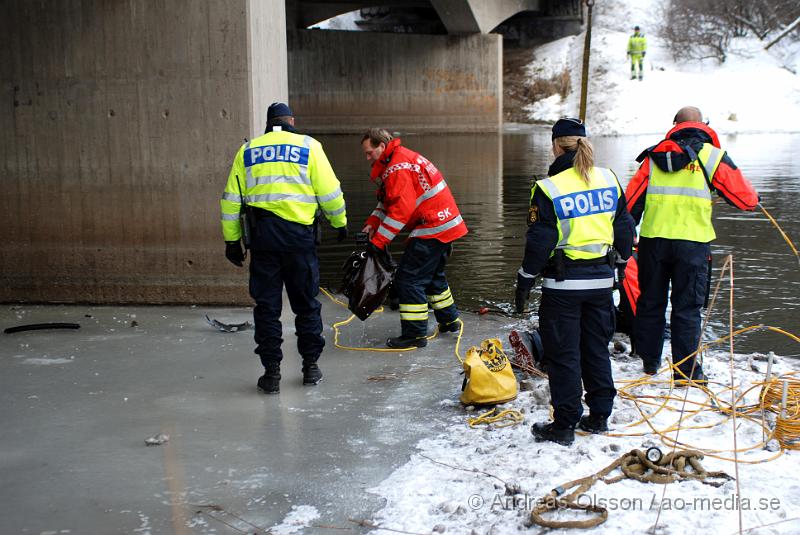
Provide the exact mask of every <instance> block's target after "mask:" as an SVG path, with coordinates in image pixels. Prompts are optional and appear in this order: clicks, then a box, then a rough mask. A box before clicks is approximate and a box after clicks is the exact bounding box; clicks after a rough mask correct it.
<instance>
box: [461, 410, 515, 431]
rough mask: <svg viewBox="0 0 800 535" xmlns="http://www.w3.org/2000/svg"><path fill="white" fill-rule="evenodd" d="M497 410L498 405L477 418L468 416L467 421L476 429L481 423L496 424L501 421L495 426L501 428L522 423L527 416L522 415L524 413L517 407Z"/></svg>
mask: <svg viewBox="0 0 800 535" xmlns="http://www.w3.org/2000/svg"><path fill="white" fill-rule="evenodd" d="M496 411H497V407H495V408H493V409H492V410H489V411H486V412H484V413H483V414H480V415H478V416H476V417H475V418H467V423H468V424H469V426H470V427H472V428H473V429H474V428H476V427H477V426H479V425H480V424H494V423H497V422H501V423H499V424H498V425H495V426H494V427H495V428H500V427H511V426H513V425H517V424H521V423H522V422H523V421H524V420H525V417H524V416H523V415H522V413H521V412H520V411H518V410H516V409H506V410H503V411H500V412H496Z"/></svg>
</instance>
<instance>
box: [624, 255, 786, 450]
mask: <svg viewBox="0 0 800 535" xmlns="http://www.w3.org/2000/svg"><path fill="white" fill-rule="evenodd" d="M731 264H732V257H730V256H728V257H727V259H726V262H725V265H724V266H723V272H722V275H723V276H724V274H725V272H726V269H728V268H729V266H731ZM721 279H722V277H720V281H719V282H718V283H717V287H716V289H715V292H714V299H712V301H711V306H709V310H708V312H707V315H706V321H705V322H704V327H703V330H705V325H707V322H708V317H709V315H710V312H711V310H712V309H713V304H714V302H715V300H716V296H717V292H718V291H719V287H720V283H721ZM731 280H732V276H731ZM732 292H733V283H732V282H731V294H732ZM731 300H732V298H731ZM730 306H731V310H732V308H733V304H732V303H731V305H730ZM731 315H732V313H731ZM730 324H731V326H732V324H733V319H732V317H731V318H730ZM755 330H767V331H772V332H776V333H779V334H783V335H785V336H787V337H789V338H791V339H792V340H794V341H795V342H800V337H797V336H796V335H794V334H792V333H789V332H787V331H784V330H783V329H779V328H777V327H771V326H768V325H752V326H749V327H744V328H741V329H738V330H736V331H731V332H730V333H729V334H728V335H726V336H722V337H720V338H718V339H716V340H714V341H713V342H710V343H707V344H700V345H699V347H698V349H697V351H694V352H693V353H691V354H690V355H687V356H686V357H684V358H683V359H681V360H680V361H678V362H675V363H668V364H667V365H666V366H665V367H664V368H662V369H661V370H659V372H664V371H666V372H667V373H669V374H670V376H671V377H670V379H669V380H666V381H665V380H657V379H650V378H648V377H642V378H638V379H633V380H628V381H619V382H618V383H621V384H622V385H623V386H620V387H619V388H618V391H619V396H620V398H622V399H627V400H629V401H631V402H633V404H634V405H635V407H636V409H637V411H638V412H639V414H640V415H641V418H640V419H639V420H637V421H635V422H633V423H631V424H628V425H627V426H626V427H628V428H632V427H637V426H639V425H641V424H643V423H644V424H647V426H648V427H649V428H650V431H649V432H647V431H644V432H635V433H609V435H610V436H617V437H623V436H643V435H647V434H649V433H654V434H656V435H658V436H659V437H660V438H661V441H662V442H663V443H664V444H665V445H667V446H670V447H673V448H675V447H679V446H680V447H685V448H691V449H695V450H700V451H703V452H704V453H706V455H708V456H709V457H715V458H717V459H721V460H726V461H732V462H734V463H745V464H756V463H761V462H767V461H771V460H773V459H776V458H777V457H779V456H780V455H781V454H782V453H783V451H784V450H786V449H790V448H789V447H787V444H788V445H789V446H793V447H795V448H798V449H800V446H798V444H797V439H798V436H799V433H800V402H799V403H798V404H797V405H793V406H794V407H796V410H794V411H791V410H787V413H786V415H785V417H779V418H777V420H776V427H775V430H774V431H772V430H770V429H769V426H768V424H767V422H765V421H764V420H763V418H759V416H760V414H763V411H765V410H770V411H772V412H776V409H775V389H776V388H778V385H777V381H778V380H777V379H771V380H770V381H768V382H764V383H756V384H754V385H753V386H751V387H750V388H749V389H747V390H746V391H745V392H744V393H742V394H740V395H739V396H738V397H735V396H734V393H735V388H734V387H733V381H734V378H733V368H732V366H733V339H734V338H735V337H736V336H738V335H740V334H743V333H746V332H750V331H755ZM726 341H728V342H729V343H730V359H731V360H730V371H731V386H727V385H721V384H720V386H722V390H721V391H720V392H718V393H714V392H713V391H712V390H710V388H709V387H708V386H704V385H694V386H698V387H699V388H698V390H699V391H700V392H703V393H704V394H705V396H706V398H707V400H706V401H705V402H702V401H700V402H698V401H694V400H689V399H688V389H687V391H686V392H685V395H684V397H683V398H678V397H675V396H673V395H672V392H673V390H674V388H675V386H676V385H675V380H674V377H675V376H676V375H677V376H683V377H684V379H687V378H686V377H685V375H684V374H683V373H682V372H681V371H680V370H679V369H678V366H680V365H681V364H683V363H684V362H686V361H687V360H688V359H690V358H692V357H694V356H696V355H701V354H702V353H703V352H705V351H706V350H707V349H708V348H709V347H711V346H713V345H716V344H720V343H722V342H726ZM687 382H689V381H687ZM689 383H690V384H692V383H691V382H689ZM713 384H714V383H709V385H713ZM798 384H800V383H798ZM645 385H656V386H657V385H668V386H669V391H668V392H667V394H665V395H650V396H644V395H639V394H635V393H634V392H633V390H634V389H638V388H640V387H642V386H645ZM781 385H782V383H781ZM792 385H793V386H792V388H791V389H790V390H791V392H792V393H791V396H795V395H797V396H798V397H797V398H795V397H791V398H790V399H792V400H794V399H798V400H800V393H797V392H798V390H796V388H797V387H796V386H795V385H794V383H792ZM759 387H760V388H761V389H762V394H761V396H760V403H759V404H750V405H742V402H743V400H744V399H745V397H746V396H747V395H748V394H749V393H750V392H752V391H753V390H754V389H756V388H759ZM780 388H781V389H782V386H780ZM726 392H730V394H731V400H730V402H726V401H725V400H724V399H722V395H723V394H725V393H726ZM781 392H782V390H781ZM670 402H680V403H681V404H682V405H681V406H680V408H677V407H673V406H670V405H669V403H670ZM686 405H690V406H693V407H695V408H694V409H693V410H687V409H686ZM787 405H789V403H787ZM647 406H649V407H656V409H655V410H654V411H653V412H651V413H648V412H646V411H645V410H644V408H643V407H647ZM662 411H674V412H678V413H679V417H678V420H677V421H675V422H674V423H672V424H671V425H669V426H667V427H665V428H663V429H657V428H656V426H655V425H654V424H653V423H652V419H653V418H655V416H656V415H657V414H659V413H660V412H662ZM707 411H714V412H717V413H718V414H720V415H721V416H722V419H721V420H720V421H718V422H713V423H710V424H702V425H686V422H688V421H690V420H691V419H692V418H694V417H695V416H697V415H699V414H701V413H703V412H707ZM737 418H741V419H743V420H745V421H748V422H752V423H755V424H757V425H760V426H761V428H762V436H763V440H762V442H761V443H758V444H754V445H752V446H748V447H743V448H739V447H738V444H736V440H734V447H733V449H728V450H724V449H719V450H717V449H700V448H697V447H696V446H692V445H691V444H687V443H685V442H683V441H680V440H678V437H677V433H678V432H679V431H680V430H681V429H711V428H714V427H716V426H718V425H722V424H724V423H726V422H728V421H729V420H732V423H735V422H736V419H737ZM734 429H735V428H734ZM670 433H676V437H675V438H672V437H670V436H669V434H670ZM773 437H775V438H777V439H778V440H779V442H780V443H781V447H782V450H781V451H779V452H778V453H777V454H776V455H771V456H769V457H767V458H764V459H759V460H754V461H751V460H741V459H739V458H738V454H739V453H742V452H747V451H752V450H756V449H759V448H763V447H764V446H766V444H767V442H768V441H769V440H771V439H772V438H773ZM781 437H783V438H782V439H781ZM722 453H727V454H730V453H732V454H733V458H732V459H731V458H729V457H727V456H723V455H720V454H722Z"/></svg>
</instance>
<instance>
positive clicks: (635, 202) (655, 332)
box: [626, 106, 759, 386]
mask: <svg viewBox="0 0 800 535" xmlns="http://www.w3.org/2000/svg"><path fill="white" fill-rule="evenodd" d="M702 117H703V115H702V113H701V112H700V110H699V109H697V108H695V107H692V106H687V107H685V108H681V109H680V110H679V111H678V113H677V114H676V115H675V119H674V124H675V126H674V127H673V128H672V130H670V131H669V132H667V135H666V139H664V140H663V141H661V142H660V143H658V144H657V145H655V146H653V147H650V148H648V149H646V150H645V151H644V152H642V154H640V155H639V157H638V158H637V161H639V162H641V167H639V170H638V171H637V172H636V174H635V175H634V176H633V178H632V179H631V181H630V183H629V184H628V188H627V191H626V197H627V198H628V207H629V210H630V213H631V215H632V216H633V218H634V220H635V221H636V222H637V223H638V222H639V221H641V230H640V235H641V238H640V240H639V250H638V263H639V287H640V289H641V295H640V296H639V299H638V302H637V303H636V319H635V321H634V339H635V343H636V349H637V351H638V352H639V355H640V356H641V357H642V363H643V365H644V372H645V373H647V374H650V375H652V374H655V373H657V372H658V368H659V367H660V365H661V351H662V349H663V346H664V324H665V321H666V319H665V312H666V308H667V293H668V291H669V289H670V286H671V287H672V296H671V302H672V315H671V318H670V326H671V327H670V330H671V343H672V362H673V365H675V369H674V370H673V374H674V378H675V380H676V384H678V385H679V386H684V385H687V384H692V383H699V384H704V383H707V382H708V380H707V379H706V376H705V374H704V373H703V369H702V366H701V365H700V364H699V363H697V362H696V361H695V358H694V357H693V356H692V357H689V355H692V354H693V353H694V352H695V351H697V348H698V345H699V343H700V336H701V332H700V326H701V309H702V306H703V303H704V301H705V296H706V288H707V284H708V277H709V274H708V259H709V255H710V249H711V247H710V246H711V241H712V240H713V239H714V238H715V237H716V235H715V234H714V226H713V225H712V223H711V207H712V204H713V201H712V199H711V193H712V192H714V191H716V192H717V193H718V194H719V195H720V196H721V197H722V198H723V199H725V201H726V202H727V203H728V204H730V205H731V206H733V207H735V208H738V209H740V210H748V211H750V210H753V209H755V207H756V206H757V205H758V202H759V197H758V194H757V193H756V191H755V189H754V188H753V186H752V185H751V184H750V182H748V181H747V179H746V178H745V177H744V176H743V175H742V172H741V171H740V170H739V169H738V168H737V167H736V164H734V163H733V160H731V159H730V157H729V156H728V155H727V153H726V152H725V151H724V150H722V149H721V148H720V144H719V139H718V137H717V134H716V132H714V131H713V130H712V129H711V128H709V127H708V125H707V124H706V123H703V122H701V121H702ZM687 357H688V358H687Z"/></svg>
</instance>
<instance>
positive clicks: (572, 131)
mask: <svg viewBox="0 0 800 535" xmlns="http://www.w3.org/2000/svg"><path fill="white" fill-rule="evenodd" d="M566 136H578V137H586V127H585V126H583V123H582V122H581V121H580V119H572V118H569V117H565V118H563V119H559V120H558V121H556V124H554V125H553V139H555V138H557V137H566Z"/></svg>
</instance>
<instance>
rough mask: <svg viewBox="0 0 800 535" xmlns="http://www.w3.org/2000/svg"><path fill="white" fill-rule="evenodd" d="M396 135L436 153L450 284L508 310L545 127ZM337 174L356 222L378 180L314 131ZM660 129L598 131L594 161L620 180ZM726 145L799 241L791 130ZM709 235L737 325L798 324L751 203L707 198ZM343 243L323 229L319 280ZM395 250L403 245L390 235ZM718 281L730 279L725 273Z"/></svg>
mask: <svg viewBox="0 0 800 535" xmlns="http://www.w3.org/2000/svg"><path fill="white" fill-rule="evenodd" d="M402 137H403V140H404V144H405V145H407V146H408V147H409V148H412V149H414V150H417V151H419V152H421V153H422V154H424V155H425V156H426V157H427V158H429V159H430V160H431V161H433V162H434V163H435V164H436V165H437V166H438V167H439V169H440V170H441V171H442V173H443V174H444V176H445V178H446V180H447V183H448V184H449V185H450V188H451V189H452V191H453V194H454V195H455V198H456V202H457V203H458V206H459V208H460V210H461V213H462V215H463V216H464V220H465V221H466V222H467V226H468V227H469V230H470V233H469V234H468V235H467V236H466V237H465V238H462V239H461V240H459V241H458V242H457V243H456V249H455V254H454V255H453V257H452V258H451V262H450V264H449V265H448V279H449V282H450V287H451V289H452V291H453V293H454V295H455V296H456V301H457V303H458V305H459V307H460V308H461V309H464V310H473V311H474V310H477V309H478V308H479V307H481V306H484V305H488V306H490V307H491V308H492V309H495V310H497V309H503V310H507V311H508V310H510V307H509V305H508V303H509V302H510V301H512V300H513V294H514V288H513V285H514V281H515V280H516V271H517V269H518V268H519V265H520V262H521V259H522V254H523V244H524V233H525V229H526V226H525V217H526V215H527V207H528V198H529V195H530V185H531V179H532V177H533V175H534V174H537V175H539V174H545V173H546V171H547V167H548V165H549V163H550V161H551V155H550V140H549V133H548V132H547V131H544V130H542V131H534V132H529V133H521V134H504V135H485V134H483V135H472V134H458V135H404V136H402ZM318 139H320V141H322V143H323V145H324V147H325V151H326V153H327V154H328V156H329V158H330V160H331V162H332V163H333V166H334V169H335V170H336V173H337V175H338V177H339V179H340V180H341V182H342V188H343V190H344V192H345V197H346V199H347V213H348V218H349V221H350V229H351V231H358V230H360V228H361V226H362V224H363V222H364V220H365V219H366V217H367V215H368V214H369V213H370V212H371V211H372V209H373V208H374V206H375V203H376V201H375V187H374V186H373V185H372V183H371V182H370V181H369V178H368V176H369V168H368V164H367V161H366V160H365V159H364V157H363V155H362V154H361V150H360V145H359V137H358V136H318ZM659 139H660V138H659V137H658V136H656V135H652V136H625V137H609V138H595V139H593V140H592V141H593V143H594V145H595V152H596V160H597V163H598V165H602V166H605V167H610V168H611V169H613V170H614V171H615V172H616V173H617V175H618V176H619V178H620V181H621V182H622V185H623V187H625V186H626V185H627V183H628V181H629V179H630V177H631V176H632V175H633V173H634V172H635V171H636V168H637V164H636V162H635V161H634V159H635V157H636V156H637V155H638V154H639V153H640V152H641V150H642V149H644V148H645V147H647V146H650V145H653V144H655V143H656V142H658V141H659ZM721 142H722V145H723V148H725V149H727V150H728V151H729V153H730V155H731V157H732V158H733V160H734V162H736V164H737V165H738V166H739V167H740V168H742V170H743V172H744V173H745V175H746V176H747V177H748V178H749V179H750V181H751V182H752V183H753V185H754V186H755V187H756V189H757V190H758V191H759V193H760V194H761V199H762V203H763V205H764V206H765V207H766V209H767V210H769V212H770V213H771V214H772V216H773V217H774V218H776V219H777V221H778V222H779V224H780V225H781V227H782V228H783V230H784V231H785V232H786V233H787V234H788V235H789V237H790V238H792V240H793V241H794V242H795V245H796V246H798V247H800V211H798V209H797V201H796V200H797V198H798V196H799V195H800V159H797V158H795V155H797V154H800V135H738V136H723V138H722V139H721ZM714 226H715V228H716V232H717V240H716V242H715V243H714V245H713V246H712V252H713V254H714V260H715V263H714V281H713V284H716V281H717V280H718V278H719V274H720V268H721V266H722V263H723V259H724V257H725V256H726V255H728V254H732V255H733V259H734V287H735V291H734V299H735V301H734V324H735V325H736V326H737V327H743V326H747V325H752V324H766V325H772V326H775V327H780V328H782V329H784V330H787V331H790V332H793V333H795V334H800V318H799V317H798V313H799V312H800V307H798V305H800V269H798V262H797V260H796V258H795V256H794V254H793V253H792V251H791V249H790V248H789V246H788V245H787V244H786V242H785V241H784V240H783V238H781V236H780V234H779V233H778V231H777V230H776V229H775V228H774V227H773V226H772V224H771V223H770V222H769V221H768V220H767V218H766V217H765V216H764V215H763V214H762V213H760V212H756V213H745V212H740V211H738V210H735V209H733V208H732V207H730V206H728V205H727V204H725V203H724V202H723V201H720V202H718V203H717V204H716V205H715V207H714ZM351 250H352V246H351V245H350V244H349V243H348V244H347V245H344V246H343V245H338V244H336V243H335V240H334V239H333V233H332V232H331V231H330V230H327V231H326V234H325V243H324V244H323V247H322V250H321V256H322V282H323V285H325V286H328V287H331V288H338V285H339V281H340V277H341V263H342V262H343V261H344V259H345V258H346V256H347V254H348V253H349V252H350V251H351ZM392 251H393V253H396V254H399V253H400V252H401V251H402V243H401V241H400V240H399V239H397V240H395V243H393V244H392ZM724 288H725V289H726V291H727V289H728V288H729V282H728V280H727V279H726V280H725V284H724ZM723 299H724V302H720V303H718V304H717V305H716V306H715V307H714V312H713V314H712V323H711V327H712V331H713V333H714V334H715V335H722V334H724V333H725V332H726V331H727V327H726V326H727V318H728V305H727V303H728V294H727V293H726V294H725V296H724V298H723ZM736 348H737V351H742V352H749V351H762V352H766V351H769V350H773V351H775V352H776V353H778V354H781V355H795V356H797V355H800V344H797V343H796V342H793V341H791V340H790V339H788V338H786V337H783V336H780V335H778V334H772V333H751V334H747V335H744V336H741V337H737V338H736Z"/></svg>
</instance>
